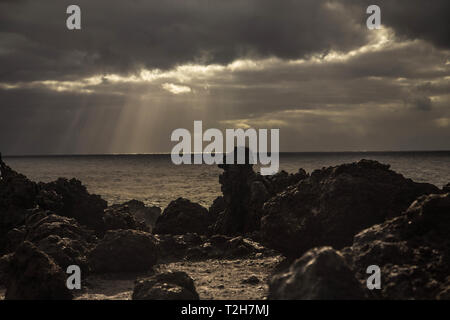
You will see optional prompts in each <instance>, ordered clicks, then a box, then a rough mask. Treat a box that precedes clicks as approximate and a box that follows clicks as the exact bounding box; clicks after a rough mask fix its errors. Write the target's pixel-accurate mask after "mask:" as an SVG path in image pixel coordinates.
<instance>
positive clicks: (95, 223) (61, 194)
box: [37, 178, 107, 235]
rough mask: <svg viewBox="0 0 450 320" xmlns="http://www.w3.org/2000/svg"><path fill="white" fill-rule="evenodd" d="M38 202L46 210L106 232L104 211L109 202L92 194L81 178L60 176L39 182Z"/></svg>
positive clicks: (96, 230)
mask: <svg viewBox="0 0 450 320" xmlns="http://www.w3.org/2000/svg"><path fill="white" fill-rule="evenodd" d="M37 202H38V204H39V206H40V207H41V208H42V209H44V210H50V211H53V212H54V213H56V214H58V215H60V216H65V217H69V218H75V219H76V220H77V221H78V222H79V223H81V224H82V225H85V226H86V227H88V228H90V229H92V230H95V232H96V233H97V234H98V235H103V234H104V232H105V224H104V221H103V211H104V210H105V209H106V206H107V203H106V201H105V200H103V199H102V198H100V196H98V195H94V194H90V193H89V192H88V191H87V189H86V187H85V186H83V185H82V184H81V182H80V181H79V180H76V179H71V180H68V179H65V178H59V179H58V180H56V181H54V182H50V183H39V194H38V196H37Z"/></svg>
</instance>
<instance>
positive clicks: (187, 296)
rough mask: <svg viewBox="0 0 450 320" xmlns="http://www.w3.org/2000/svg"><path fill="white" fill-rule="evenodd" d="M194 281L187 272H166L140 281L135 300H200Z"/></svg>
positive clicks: (137, 285) (134, 293) (138, 281)
mask: <svg viewBox="0 0 450 320" xmlns="http://www.w3.org/2000/svg"><path fill="white" fill-rule="evenodd" d="M198 299H199V297H198V294H197V291H196V289H195V285H194V281H193V280H192V279H191V278H190V277H189V276H188V275H187V274H186V273H185V272H170V271H169V272H165V273H159V274H156V275H154V276H151V277H148V278H144V279H138V280H137V281H136V286H135V288H134V291H133V300H198Z"/></svg>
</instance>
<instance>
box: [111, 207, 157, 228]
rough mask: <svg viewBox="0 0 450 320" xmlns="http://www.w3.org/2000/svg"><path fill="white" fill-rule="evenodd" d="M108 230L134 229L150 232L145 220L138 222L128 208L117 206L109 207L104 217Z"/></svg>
mask: <svg viewBox="0 0 450 320" xmlns="http://www.w3.org/2000/svg"><path fill="white" fill-rule="evenodd" d="M103 221H104V223H105V229H106V230H118V229H133V230H141V231H145V232H150V228H149V227H148V226H147V224H146V223H145V222H144V220H139V221H138V220H137V219H136V216H135V215H134V214H132V213H131V212H130V209H129V207H128V206H126V205H125V206H123V205H115V206H111V207H108V208H107V209H106V210H105V214H104V216H103Z"/></svg>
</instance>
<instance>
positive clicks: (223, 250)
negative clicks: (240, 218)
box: [157, 234, 276, 261]
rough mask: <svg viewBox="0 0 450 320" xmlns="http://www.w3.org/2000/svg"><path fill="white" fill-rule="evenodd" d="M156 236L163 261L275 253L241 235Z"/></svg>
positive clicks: (251, 256)
mask: <svg viewBox="0 0 450 320" xmlns="http://www.w3.org/2000/svg"><path fill="white" fill-rule="evenodd" d="M157 237H158V239H159V249H160V257H161V259H162V260H164V261H176V260H207V259H238V258H256V257H261V256H271V255H275V254H276V253H275V252H274V251H273V250H270V249H267V248H265V247H263V246H261V245H260V244H259V243H257V242H255V241H252V240H250V239H247V238H244V237H242V236H239V237H230V236H224V235H214V236H211V237H205V236H199V235H197V234H185V235H158V236H157Z"/></svg>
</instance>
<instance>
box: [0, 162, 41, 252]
mask: <svg viewBox="0 0 450 320" xmlns="http://www.w3.org/2000/svg"><path fill="white" fill-rule="evenodd" d="M36 193H37V186H36V184H35V183H34V182H32V181H30V180H28V179H27V177H25V176H24V175H22V174H19V173H17V172H15V171H14V170H12V169H11V168H10V167H8V166H7V165H6V164H5V163H4V162H3V161H2V159H1V156H0V254H1V252H3V251H4V249H5V245H6V243H5V241H6V239H5V237H4V236H5V235H6V233H7V232H8V231H9V230H11V229H12V228H14V227H17V226H19V225H20V224H22V223H23V221H24V220H25V217H26V216H27V214H28V211H27V209H31V208H33V207H35V205H36V202H35V198H36Z"/></svg>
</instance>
